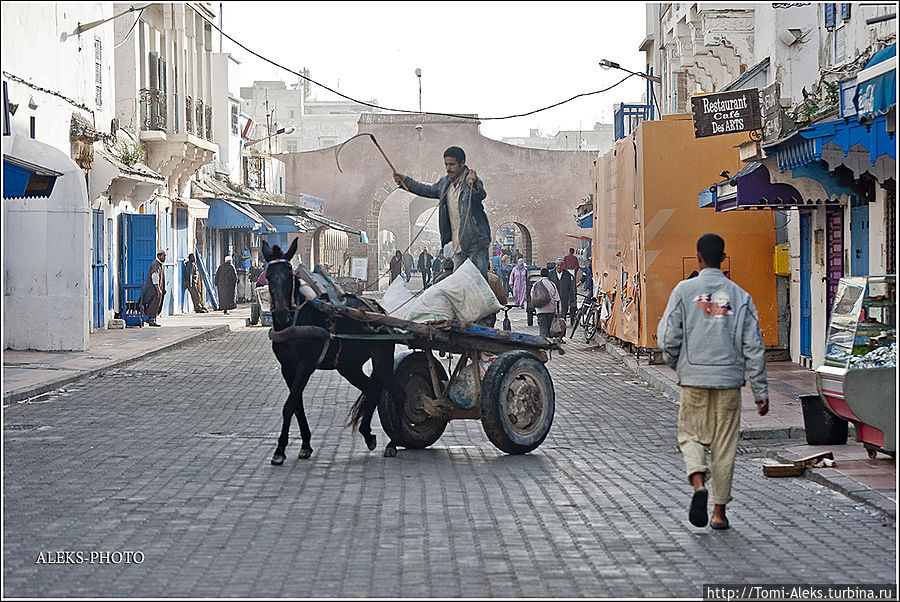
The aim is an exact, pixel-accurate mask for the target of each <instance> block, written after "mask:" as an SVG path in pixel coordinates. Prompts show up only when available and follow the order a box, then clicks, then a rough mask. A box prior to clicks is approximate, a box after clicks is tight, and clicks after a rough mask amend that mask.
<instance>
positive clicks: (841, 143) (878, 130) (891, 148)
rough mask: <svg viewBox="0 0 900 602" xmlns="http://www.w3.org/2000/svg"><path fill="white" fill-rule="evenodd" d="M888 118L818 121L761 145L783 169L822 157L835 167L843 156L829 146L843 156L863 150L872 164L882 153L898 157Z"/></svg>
mask: <svg viewBox="0 0 900 602" xmlns="http://www.w3.org/2000/svg"><path fill="white" fill-rule="evenodd" d="M887 121H888V119H887V115H880V116H878V117H875V119H874V121H873V123H871V124H868V125H866V124H861V123H859V122H857V121H856V120H855V119H839V120H837V121H827V122H825V123H818V124H816V125H811V126H809V127H807V128H804V129H802V130H798V131H796V132H794V133H792V134H791V135H790V136H788V137H787V138H784V139H782V140H778V141H776V142H774V143H772V144H767V145H764V146H763V149H764V150H765V151H766V153H767V154H769V155H774V156H775V157H776V158H777V160H778V169H779V170H780V171H782V172H783V171H786V170H788V169H794V168H795V167H802V166H804V165H808V164H810V163H815V162H818V161H822V160H824V161H826V162H829V165H830V167H831V169H832V170H834V169H835V168H837V167H838V165H840V164H841V163H842V159H841V157H839V156H835V155H834V153H831V154H829V153H828V152H827V149H828V148H831V147H833V148H837V149H840V151H842V152H843V156H844V157H846V156H848V155H849V154H850V153H851V151H860V150H862V151H865V152H867V153H868V157H869V161H870V163H871V166H873V167H874V166H875V165H876V163H878V160H879V158H881V157H889V158H890V159H891V160H896V158H897V141H896V140H895V139H894V132H888V129H887V125H888V123H887ZM823 152H824V154H825V156H823ZM848 167H850V166H849V165H848ZM851 168H852V167H851ZM891 171H893V170H891ZM873 175H877V174H873Z"/></svg>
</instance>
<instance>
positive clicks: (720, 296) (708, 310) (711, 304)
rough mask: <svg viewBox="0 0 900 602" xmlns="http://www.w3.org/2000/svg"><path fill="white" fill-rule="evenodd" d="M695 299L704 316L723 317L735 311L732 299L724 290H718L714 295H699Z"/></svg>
mask: <svg viewBox="0 0 900 602" xmlns="http://www.w3.org/2000/svg"><path fill="white" fill-rule="evenodd" d="M694 300H695V301H696V302H697V308H698V309H700V310H702V311H703V315H704V316H712V317H713V318H721V317H724V316H729V315H731V314H733V313H734V311H733V310H732V309H731V299H729V298H728V294H727V293H725V292H723V291H716V292H715V293H713V294H712V295H706V294H703V295H698V296H697V297H696V299H694Z"/></svg>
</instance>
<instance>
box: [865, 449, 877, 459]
mask: <svg viewBox="0 0 900 602" xmlns="http://www.w3.org/2000/svg"><path fill="white" fill-rule="evenodd" d="M866 453H867V454H868V455H869V457H870V458H871V459H873V460H874V459H875V457H876V456H877V455H878V452H877V451H875V450H874V449H872V448H871V447H868V448H866Z"/></svg>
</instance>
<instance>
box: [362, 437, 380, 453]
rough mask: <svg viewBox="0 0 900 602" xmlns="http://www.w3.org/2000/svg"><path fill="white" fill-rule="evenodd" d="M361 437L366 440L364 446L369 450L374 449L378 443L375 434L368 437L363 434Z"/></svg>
mask: <svg viewBox="0 0 900 602" xmlns="http://www.w3.org/2000/svg"><path fill="white" fill-rule="evenodd" d="M363 438H364V439H365V440H366V447H368V448H369V451H372V450H374V449H375V447H376V446H377V445H378V443H377V438H376V437H375V435H369V436H368V437H367V436H366V435H363Z"/></svg>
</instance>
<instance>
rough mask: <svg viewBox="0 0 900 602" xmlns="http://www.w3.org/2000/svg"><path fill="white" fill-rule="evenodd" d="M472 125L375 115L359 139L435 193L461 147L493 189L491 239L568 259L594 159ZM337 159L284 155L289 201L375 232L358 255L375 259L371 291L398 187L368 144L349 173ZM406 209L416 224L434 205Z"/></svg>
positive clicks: (348, 157) (354, 153)
mask: <svg viewBox="0 0 900 602" xmlns="http://www.w3.org/2000/svg"><path fill="white" fill-rule="evenodd" d="M472 117H473V118H472V119H462V118H453V117H439V116H432V115H414V114H410V115H396V114H389V113H373V114H365V115H361V116H360V119H359V131H360V132H367V133H371V134H372V135H374V136H375V138H376V139H377V140H378V143H379V144H380V145H381V148H382V149H384V152H385V153H386V154H387V156H388V157H389V158H390V160H391V163H393V165H394V167H396V168H397V171H399V172H400V173H402V174H405V175H408V176H410V177H412V178H415V179H416V180H419V181H421V182H426V183H429V184H430V183H433V182H436V181H437V180H438V179H439V178H440V177H441V176H443V175H444V170H443V153H444V150H445V149H446V148H447V147H449V146H459V147H461V148H462V149H463V150H465V152H466V165H468V166H469V167H470V168H472V169H474V170H476V171H477V172H478V175H479V177H481V179H482V180H483V181H484V187H485V190H486V191H487V199H485V201H484V208H485V211H486V213H487V216H488V221H489V222H490V224H491V229H492V230H494V229H496V228H497V227H498V226H499V225H501V224H503V223H507V222H512V221H514V222H516V223H517V224H520V225H521V226H522V227H523V228H525V229H527V231H528V232H529V233H530V235H531V242H532V245H533V252H534V257H533V260H534V261H535V262H542V261H548V259H547V258H550V256H551V255H552V256H553V257H552V258H555V257H557V256H560V255H562V254H564V250H565V249H566V248H568V247H567V245H568V244H569V242H568V239H567V238H566V236H565V235H566V234H568V233H572V232H575V231H576V225H575V223H574V221H573V214H574V211H575V207H576V206H577V205H579V204H580V203H581V202H582V201H581V199H583V198H585V197H587V196H588V194H589V193H590V191H591V173H590V170H591V166H592V163H593V160H594V159H595V153H593V152H590V151H548V150H538V149H531V148H522V147H518V146H513V145H510V144H506V143H504V142H499V141H497V140H491V139H490V138H486V137H484V136H482V135H481V133H480V131H479V122H478V121H477V117H476V116H472ZM417 126H421V127H420V128H417ZM336 149H337V147H331V148H326V149H320V150H316V151H308V152H302V153H287V154H282V155H279V156H278V158H279V159H281V160H282V161H284V163H285V167H286V171H287V177H286V192H287V193H288V198H296V197H294V196H293V195H297V194H300V193H307V194H314V195H316V196H319V197H323V198H324V199H325V213H326V215H328V216H329V217H331V218H333V219H335V220H338V221H340V222H343V223H346V224H349V225H352V226H354V227H357V228H360V229H362V230H365V231H366V233H367V234H368V237H369V244H363V243H361V242H359V241H358V240H356V241H354V240H352V237H351V240H350V243H349V244H350V255H351V256H352V257H367V258H368V273H369V278H368V282H369V283H370V287H369V288H372V287H374V286H377V284H376V283H377V281H378V275H379V272H378V270H379V244H378V241H379V236H378V234H379V230H380V229H381V226H380V223H379V218H380V215H381V211H382V208H383V207H384V206H385V201H386V200H387V199H388V197H389V196H390V195H391V193H393V192H394V191H395V190H396V189H397V185H396V184H395V183H394V180H393V177H392V174H391V170H390V168H389V167H388V165H387V163H385V161H384V159H383V158H382V156H381V154H380V153H379V152H378V149H377V148H375V146H374V145H373V144H372V142H371V140H369V139H368V138H360V139H357V140H353V141H351V142H350V143H349V144H347V145H346V146H345V147H344V149H343V150H342V151H341V169H342V170H343V173H341V172H340V171H338V169H337V164H336V163H335V157H334V155H335V151H336ZM406 203H407V205H406V215H407V219H409V220H410V221H412V220H415V218H416V215H418V214H419V213H420V211H419V210H420V208H421V207H427V206H428V205H427V203H426V202H425V199H416V198H411V199H409V200H408V201H406ZM414 213H415V214H416V215H413V214H414ZM395 234H396V233H395ZM410 236H415V232H412V234H411V235H409V234H406V235H403V234H401V235H398V236H397V242H398V243H399V242H401V240H403V239H404V238H405V239H406V243H405V244H404V246H403V248H402V249H400V250H401V251H402V250H404V249H405V248H406V246H407V245H408V244H409V238H410ZM419 250H421V249H419ZM415 251H416V248H415V245H414V246H413V248H412V249H410V253H413V254H414V255H417V254H418V253H415ZM552 258H551V259H552Z"/></svg>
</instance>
